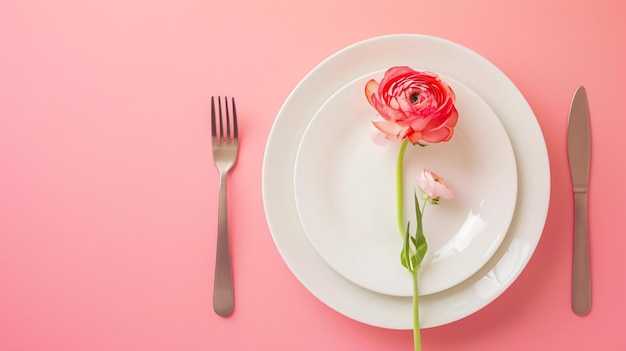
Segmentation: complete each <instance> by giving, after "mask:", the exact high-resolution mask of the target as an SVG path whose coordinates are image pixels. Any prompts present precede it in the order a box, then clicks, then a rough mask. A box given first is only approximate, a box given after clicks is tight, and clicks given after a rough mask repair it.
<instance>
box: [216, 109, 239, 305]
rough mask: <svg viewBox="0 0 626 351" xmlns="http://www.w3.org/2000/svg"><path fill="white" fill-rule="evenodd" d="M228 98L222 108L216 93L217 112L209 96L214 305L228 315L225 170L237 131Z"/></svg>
mask: <svg viewBox="0 0 626 351" xmlns="http://www.w3.org/2000/svg"><path fill="white" fill-rule="evenodd" d="M231 102H232V104H231V106H229V104H228V98H227V97H224V105H225V106H224V109H222V99H221V98H220V97H217V107H218V108H217V109H218V112H217V113H216V111H215V98H214V97H211V137H212V138H211V139H212V145H213V147H212V149H213V162H214V163H215V167H217V169H218V170H219V172H220V185H219V204H218V214H217V216H218V221H217V252H216V258H215V280H214V286H213V309H214V310H215V313H217V314H218V315H220V316H228V315H230V314H231V313H232V312H233V307H234V291H233V274H232V267H231V259H230V245H229V240H228V201H227V179H228V172H229V171H230V170H231V168H232V167H233V166H234V165H235V163H236V162H237V153H238V150H239V131H238V127H237V111H236V109H235V98H231ZM231 117H232V121H231Z"/></svg>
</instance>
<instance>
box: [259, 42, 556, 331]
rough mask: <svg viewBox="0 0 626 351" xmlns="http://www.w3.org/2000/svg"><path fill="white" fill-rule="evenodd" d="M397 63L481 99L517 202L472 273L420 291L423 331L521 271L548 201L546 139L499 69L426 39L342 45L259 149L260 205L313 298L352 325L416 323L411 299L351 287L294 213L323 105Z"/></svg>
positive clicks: (465, 310) (295, 94)
mask: <svg viewBox="0 0 626 351" xmlns="http://www.w3.org/2000/svg"><path fill="white" fill-rule="evenodd" d="M399 65H407V66H411V67H415V68H419V69H423V70H429V71H433V72H437V73H439V74H441V75H445V76H446V77H450V78H452V79H454V80H456V81H459V82H461V83H462V84H464V85H465V86H467V87H468V88H469V89H471V90H472V91H473V92H474V93H476V94H477V95H478V96H479V97H480V98H482V100H484V101H485V102H486V103H487V104H488V105H489V106H490V107H491V109H492V110H493V112H494V113H495V115H496V116H498V118H499V119H500V122H501V123H502V125H503V126H504V129H505V130H506V132H507V134H508V136H509V139H510V142H511V145H512V147H513V151H514V154H515V162H516V165H517V198H516V205H515V210H514V213H513V218H512V219H511V222H510V226H509V230H508V232H507V234H506V236H505V237H504V239H503V240H502V243H501V244H500V245H499V247H498V248H497V250H496V252H495V253H494V254H493V255H492V256H491V258H490V259H489V260H488V261H487V262H486V263H485V264H484V265H483V266H482V267H481V268H480V269H479V270H478V271H477V272H476V273H474V274H473V275H472V276H471V277H469V278H467V279H465V280H464V281H462V282H461V283H459V284H457V285H455V286H453V287H451V288H449V289H446V290H443V291H439V292H436V293H433V294H429V295H424V296H421V297H420V300H419V301H420V323H421V327H422V328H429V327H436V326H440V325H444V324H447V323H451V322H454V321H457V320H459V319H462V318H465V317H467V316H469V315H471V314H473V313H475V312H477V311H479V310H480V309H482V308H483V307H485V306H487V305H488V304H489V303H491V302H492V301H494V300H495V299H496V298H497V297H498V296H500V295H501V294H502V293H503V292H504V291H505V290H506V289H507V288H508V287H509V286H510V285H511V284H512V283H513V282H514V281H515V280H516V278H517V277H518V276H519V275H520V274H521V272H522V271H523V270H524V267H525V266H526V264H527V263H528V261H529V260H530V258H531V256H532V254H533V252H534V250H535V248H536V246H537V244H538V242H539V240H540V238H541V234H542V231H543V227H544V224H545V220H546V215H547V210H548V204H549V199H550V198H549V195H550V169H549V162H548V154H547V150H546V145H545V141H544V139H543V135H542V132H541V129H540V127H539V124H538V122H537V120H536V118H535V116H534V114H533V112H532V110H531V108H530V106H529V105H528V103H527V101H526V100H525V99H524V96H523V95H522V94H521V93H520V91H519V90H518V89H517V88H516V87H515V85H514V84H513V83H512V82H511V81H510V79H509V78H508V77H507V76H506V75H505V74H504V73H503V72H501V71H500V70H499V69H498V68H497V67H496V66H495V65H493V64H492V63H490V62H489V61H488V60H486V59H485V58H483V57H482V56H480V55H478V54H477V53H475V52H473V51H472V50H470V49H468V48H465V47H463V46H461V45H459V44H456V43H454V42H450V41H447V40H444V39H440V38H436V37H430V36H425V35H414V34H400V35H389V36H383V37H377V38H372V39H368V40H365V41H362V42H359V43H356V44H353V45H351V46H349V47H347V48H345V49H342V50H340V51H339V52H337V53H335V54H334V55H332V56H330V57H329V58H327V59H326V60H324V61H323V62H322V63H320V64H319V65H318V66H317V67H315V68H314V69H313V70H312V71H311V72H309V73H308V74H307V75H306V76H305V77H304V78H303V79H302V81H300V83H298V85H297V86H296V87H295V88H294V90H293V91H292V92H291V94H290V95H289V96H288V97H287V99H286V101H285V102H284V104H283V106H282V108H281V109H280V111H279V113H278V115H277V117H276V120H275V122H274V125H273V127H272V130H271V132H270V135H269V138H268V141H267V145H266V149H265V155H264V161H263V178H262V190H263V201H264V208H265V214H266V218H267V222H268V226H269V229H270V232H271V235H272V237H273V239H274V242H275V245H276V247H277V248H278V251H279V252H280V254H281V256H282V258H283V260H284V261H285V263H286V264H287V266H288V267H289V269H290V270H291V271H292V272H293V274H294V275H295V276H296V277H297V279H298V280H299V281H300V282H301V283H302V284H303V285H304V286H305V287H306V288H307V289H308V290H309V291H310V292H311V293H312V294H313V295H314V296H316V297H317V298H318V299H319V300H320V301H322V302H323V303H324V304H326V305H327V306H329V307H330V308H332V309H334V310H335V311H337V312H339V313H341V314H343V315H345V316H347V317H349V318H352V319H354V320H356V321H359V322H362V323H365V324H369V325H373V326H378V327H383V328H390V329H412V328H413V317H412V299H411V298H410V297H405V296H393V295H387V294H380V293H377V292H375V291H373V290H370V289H366V288H363V287H362V286H360V285H358V284H354V283H353V282H352V281H350V280H349V279H346V278H345V277H344V276H343V275H341V274H340V273H338V272H337V271H336V270H335V269H334V268H333V267H332V266H331V265H329V264H328V262H326V260H324V258H323V257H322V256H321V255H320V254H319V253H318V251H317V250H316V249H315V247H314V246H313V243H312V242H311V241H310V240H309V237H308V236H307V233H306V231H305V228H304V226H303V224H302V222H301V220H300V216H299V215H298V210H297V204H296V196H295V176H294V175H295V169H296V159H297V155H298V149H299V146H300V143H301V141H302V139H303V137H304V134H305V131H306V129H307V127H308V125H309V124H310V122H311V121H312V119H313V118H314V116H315V114H316V113H317V111H319V110H320V108H321V107H322V106H323V105H324V103H325V102H327V101H328V100H329V99H330V98H331V97H332V96H333V95H334V94H335V93H336V92H337V91H339V90H340V89H341V88H342V87H344V86H346V84H349V83H350V82H352V81H354V80H355V79H358V78H360V77H363V76H365V75H367V74H371V73H372V72H376V71H380V70H386V69H388V68H390V67H393V66H399ZM437 146H440V145H437ZM433 148H434V147H433ZM442 173H443V172H442ZM454 174H455V173H451V174H450V175H451V176H452V177H454ZM446 176H447V174H446ZM450 203H452V202H450ZM446 206H447V205H446ZM442 208H443V205H442ZM430 209H431V210H432V207H431V208H430ZM432 217H434V216H432ZM432 217H430V218H432Z"/></svg>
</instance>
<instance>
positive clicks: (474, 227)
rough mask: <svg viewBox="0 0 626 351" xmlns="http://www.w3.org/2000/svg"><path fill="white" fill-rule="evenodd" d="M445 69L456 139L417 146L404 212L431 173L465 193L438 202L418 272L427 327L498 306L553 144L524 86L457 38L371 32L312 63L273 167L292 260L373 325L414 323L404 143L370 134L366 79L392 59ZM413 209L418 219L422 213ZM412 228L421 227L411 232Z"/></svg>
mask: <svg viewBox="0 0 626 351" xmlns="http://www.w3.org/2000/svg"><path fill="white" fill-rule="evenodd" d="M399 65H402V66H411V67H412V68H414V69H417V70H426V71H431V72H435V73H437V74H439V75H440V76H441V78H442V79H443V80H444V81H446V82H447V83H448V84H449V85H450V86H451V87H452V89H453V90H454V91H455V93H456V96H457V103H456V105H457V109H458V110H459V122H458V124H457V127H456V129H455V135H454V137H453V138H452V140H451V141H450V142H447V143H441V144H437V145H432V146H429V147H425V148H422V147H412V146H410V147H409V150H408V152H407V154H406V156H405V172H404V178H405V186H404V189H405V194H404V198H405V206H404V209H405V216H404V218H408V219H410V218H413V217H414V210H413V193H414V191H415V181H414V179H412V176H413V175H417V173H418V171H419V170H420V169H421V168H429V169H431V170H433V171H435V172H436V173H438V174H439V175H441V176H443V177H444V178H445V179H446V181H447V182H448V183H449V184H450V185H451V186H452V188H453V190H454V192H455V198H454V199H452V200H444V201H442V202H440V204H439V205H436V206H430V207H429V208H428V209H427V213H426V216H425V218H424V226H425V235H426V237H427V241H428V244H429V249H428V252H427V256H426V258H425V260H424V262H423V264H422V268H421V269H420V277H419V279H420V295H421V296H420V313H421V316H420V321H421V325H422V327H423V328H428V327H434V326H439V325H443V324H446V323H450V322H453V321H456V320H458V319H461V318H463V317H466V316H468V315H470V314H472V313H474V312H476V311H478V310H480V309H481V308H483V307H484V306H486V305H487V304H489V303H490V302H492V301H493V300H495V299H496V298H497V297H498V296H499V295H500V294H501V293H502V292H503V291H504V290H505V289H506V288H507V287H508V286H510V285H511V284H512V283H513V281H514V280H515V279H516V278H517V276H518V275H519V274H520V273H521V271H522V270H523V269H524V267H525V265H526V263H527V262H528V260H529V259H530V257H531V255H532V253H533V251H534V249H535V247H536V245H537V243H538V241H539V238H540V236H541V233H542V230H543V225H544V223H545V218H546V214H547V209H548V202H549V187H550V184H549V165H548V157H547V151H546V148H545V142H544V140H543V136H542V133H541V130H540V128H539V126H538V124H537V121H536V119H535V116H534V115H533V113H532V110H531V109H530V107H529V106H528V103H527V102H526V101H525V99H524V97H523V96H522V95H521V93H520V92H519V91H518V90H517V89H516V87H515V86H514V85H513V83H512V82H511V81H510V80H509V79H508V78H507V77H506V76H505V75H504V74H503V73H502V72H501V71H499V70H498V69H497V67H495V66H494V65H492V64H491V63H489V62H488V61H487V60H485V59H484V58H482V57H481V56H479V55H477V54H476V53H474V52H472V51H471V50H469V49H467V48H464V47H462V46H460V45H458V44H455V43H452V42H449V41H446V40H442V39H439V38H434V37H428V36H422V35H392V36H384V37H379V38H374V39H370V40H366V41H363V42H360V43H357V44H355V45H352V46H350V47H348V48H346V49H343V50H341V51H339V52H338V53H336V54H334V55H333V56H331V57H329V58H328V59H326V60H325V61H324V62H322V63H321V64H320V65H318V66H317V67H316V68H315V69H314V70H313V71H311V72H310V73H309V74H308V75H307V76H306V77H305V78H304V79H303V80H302V81H301V82H300V83H299V84H298V86H296V88H295V89H294V90H293V92H292V93H291V95H290V96H289V97H288V99H287V100H286V101H285V103H284V105H283V107H282V109H281V110H280V112H279V115H278V117H277V118H276V121H275V123H274V126H273V128H272V131H271V134H270V137H269V139H268V143H267V148H266V153H265V159H264V165H263V198H264V204H265V212H266V216H267V219H268V224H269V227H270V231H271V233H272V236H273V238H274V241H275V243H276V245H277V247H278V249H279V251H280V253H281V255H282V257H283V259H284V260H285V262H286V263H287V265H288V266H289V268H290V269H291V270H292V272H293V273H294V274H295V275H296V277H297V278H298V279H299V280H300V281H301V282H302V284H303V285H304V286H305V287H306V288H307V289H309V290H310V291H311V293H313V294H314V295H315V296H316V297H317V298H319V299H320V300H321V301H323V302H324V303H326V304H327V305H328V306H329V307H331V308H333V309H335V310H336V311H338V312H340V313H342V314H344V315H346V316H348V317H350V318H353V319H355V320H358V321H360V322H363V323H367V324H370V325H374V326H379V327H385V328H392V329H412V323H413V321H412V299H411V295H412V293H413V292H412V288H411V278H410V275H409V274H408V273H407V272H406V270H405V269H404V267H402V266H401V264H400V258H399V256H400V249H401V245H402V238H401V236H400V232H399V230H398V225H397V223H396V213H395V211H396V206H395V204H396V200H395V196H396V195H395V162H396V156H397V152H398V146H399V145H397V144H394V143H392V144H389V145H385V146H379V145H376V144H374V143H373V142H372V141H371V139H370V135H369V128H370V124H371V121H372V120H373V119H374V118H376V111H374V110H373V108H372V107H371V106H370V105H369V104H368V103H367V100H366V99H365V95H364V87H365V83H366V82H367V81H368V80H369V79H376V80H378V81H380V79H381V78H382V76H383V75H384V72H385V70H386V69H388V68H390V67H392V66H399ZM411 213H413V215H412V214H411ZM414 227H415V226H414V225H413V228H414Z"/></svg>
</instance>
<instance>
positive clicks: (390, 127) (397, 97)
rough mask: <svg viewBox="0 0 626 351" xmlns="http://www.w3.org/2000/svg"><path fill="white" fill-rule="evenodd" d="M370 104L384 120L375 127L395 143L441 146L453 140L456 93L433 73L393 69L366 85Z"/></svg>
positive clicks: (404, 68)
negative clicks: (403, 141)
mask: <svg viewBox="0 0 626 351" xmlns="http://www.w3.org/2000/svg"><path fill="white" fill-rule="evenodd" d="M365 95H366V97H367V101H369V103H370V105H372V106H373V107H374V108H375V109H376V111H378V113H379V114H380V116H381V117H382V119H381V120H377V121H374V122H373V123H374V126H375V127H376V128H377V129H378V130H380V132H382V133H383V134H384V135H385V138H386V139H388V140H392V141H400V140H402V139H404V138H408V139H409V141H410V142H411V143H413V144H415V143H439V142H443V141H448V140H450V138H452V134H453V133H454V127H455V126H456V122H457V119H458V112H457V110H456V107H455V106H454V102H455V100H456V96H455V94H454V91H452V89H451V88H450V86H448V84H446V83H445V82H444V81H442V80H441V79H440V78H439V76H437V75H436V74H434V73H431V72H420V71H416V70H413V69H412V68H410V67H406V66H398V67H392V68H390V69H389V70H387V72H386V73H385V76H384V77H383V79H382V80H381V82H380V83H378V82H377V81H375V80H373V79H372V80H370V81H369V82H367V84H366V85H365Z"/></svg>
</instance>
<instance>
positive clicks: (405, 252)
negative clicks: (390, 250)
mask: <svg viewBox="0 0 626 351" xmlns="http://www.w3.org/2000/svg"><path fill="white" fill-rule="evenodd" d="M410 228H411V223H410V222H409V223H407V225H406V231H405V232H404V243H403V245H402V252H401V253H400V261H401V262H402V265H403V266H404V267H405V268H406V269H408V270H409V272H413V269H414V267H415V265H414V264H413V260H412V256H414V255H412V252H411V251H412V250H411V245H410V243H411V241H412V239H413V238H412V237H411V234H410Z"/></svg>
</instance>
